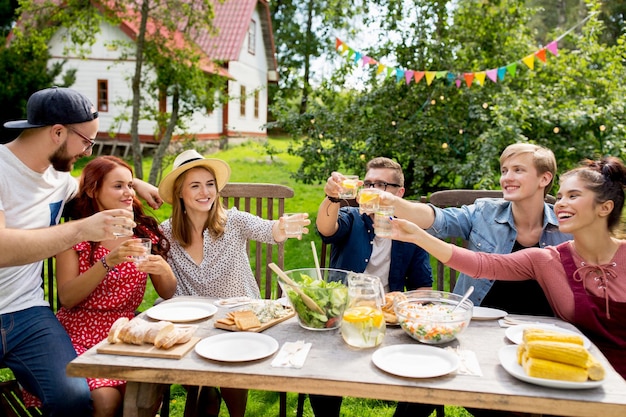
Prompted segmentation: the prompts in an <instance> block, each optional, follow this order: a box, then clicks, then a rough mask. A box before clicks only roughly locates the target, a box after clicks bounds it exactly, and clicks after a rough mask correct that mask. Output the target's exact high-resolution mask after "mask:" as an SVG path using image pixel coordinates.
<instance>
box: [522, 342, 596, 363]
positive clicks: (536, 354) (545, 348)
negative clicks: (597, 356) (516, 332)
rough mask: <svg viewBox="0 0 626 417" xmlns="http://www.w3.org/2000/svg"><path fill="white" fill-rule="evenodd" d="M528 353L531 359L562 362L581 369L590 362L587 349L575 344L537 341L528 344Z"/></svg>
mask: <svg viewBox="0 0 626 417" xmlns="http://www.w3.org/2000/svg"><path fill="white" fill-rule="evenodd" d="M526 352H527V353H528V356H529V357H531V358H537V359H545V360H549V361H553V362H561V363H565V364H568V365H574V366H578V367H580V368H585V367H587V362H588V361H589V352H587V349H585V348H584V347H583V346H581V345H576V344H573V343H563V342H552V341H545V340H535V341H532V342H528V343H526Z"/></svg>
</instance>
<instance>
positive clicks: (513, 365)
mask: <svg viewBox="0 0 626 417" xmlns="http://www.w3.org/2000/svg"><path fill="white" fill-rule="evenodd" d="M498 356H499V357H500V363H501V364H502V367H503V368H504V369H505V370H506V371H507V372H508V373H509V374H511V375H512V376H514V377H515V378H517V379H519V380H521V381H525V382H529V383H531V384H535V385H541V386H543V387H550V388H564V389H588V388H596V387H599V386H600V385H602V383H603V382H604V381H586V382H572V381H559V380H556V379H544V378H535V377H532V376H528V375H526V372H524V368H522V366H521V365H520V364H518V363H517V346H504V347H502V348H500V350H499V351H498Z"/></svg>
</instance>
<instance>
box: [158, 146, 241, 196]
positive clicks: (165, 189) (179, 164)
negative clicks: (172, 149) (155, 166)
mask: <svg viewBox="0 0 626 417" xmlns="http://www.w3.org/2000/svg"><path fill="white" fill-rule="evenodd" d="M195 167H205V168H209V169H210V170H211V171H213V173H214V174H215V181H216V183H217V191H220V190H221V189H222V188H224V186H225V185H226V183H227V182H228V179H229V178H230V166H229V165H228V164H227V163H226V162H224V161H222V160H221V159H214V158H205V157H204V156H202V155H200V154H199V153H198V152H197V151H195V150H193V149H190V150H187V151H184V152H182V153H181V154H179V155H178V156H177V157H176V159H175V160H174V166H173V168H172V171H171V172H170V173H169V174H167V175H166V176H165V178H163V179H162V180H161V183H160V184H159V195H160V196H161V198H162V199H163V201H165V202H166V203H168V204H172V201H174V182H176V178H178V177H179V176H180V175H181V174H183V173H185V172H186V171H189V170H190V169H191V168H195Z"/></svg>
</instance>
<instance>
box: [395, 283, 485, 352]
mask: <svg viewBox="0 0 626 417" xmlns="http://www.w3.org/2000/svg"><path fill="white" fill-rule="evenodd" d="M461 298H462V296H460V295H457V294H453V293H451V292H445V291H430V290H416V291H409V292H406V293H401V294H399V295H397V296H396V297H395V298H394V311H395V313H396V317H397V319H398V323H399V324H400V326H401V327H402V328H403V329H404V331H405V332H406V333H407V334H408V335H409V336H411V337H412V338H413V339H415V340H417V341H420V342H422V343H427V344H429V345H437V344H441V343H447V342H451V341H453V340H454V339H456V338H457V336H458V335H459V334H461V333H462V332H463V331H464V330H465V329H466V328H467V326H469V324H470V321H471V319H472V309H473V307H474V303H472V302H471V301H470V300H465V301H463V303H462V304H461V305H459V301H461ZM457 305H458V308H457V309H456V310H454V308H455V307H456V306H457ZM453 310H454V311H453Z"/></svg>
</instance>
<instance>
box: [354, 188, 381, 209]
mask: <svg viewBox="0 0 626 417" xmlns="http://www.w3.org/2000/svg"><path fill="white" fill-rule="evenodd" d="M379 204H380V191H379V190H377V189H375V188H363V189H361V190H360V191H359V212H360V213H361V214H363V213H367V214H373V213H376V210H378V206H379Z"/></svg>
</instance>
